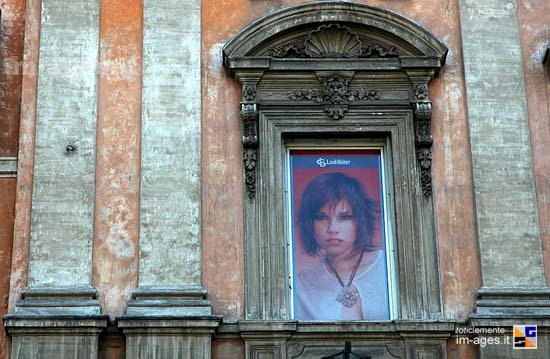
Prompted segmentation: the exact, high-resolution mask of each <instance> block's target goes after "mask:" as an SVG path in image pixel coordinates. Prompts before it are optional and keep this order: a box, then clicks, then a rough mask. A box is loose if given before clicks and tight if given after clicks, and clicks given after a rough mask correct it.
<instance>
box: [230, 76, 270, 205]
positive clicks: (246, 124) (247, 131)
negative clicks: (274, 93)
mask: <svg viewBox="0 0 550 359" xmlns="http://www.w3.org/2000/svg"><path fill="white" fill-rule="evenodd" d="M262 76H263V71H251V72H242V73H240V72H239V73H237V75H236V77H237V79H238V80H239V81H240V83H241V103H240V111H239V112H240V116H241V120H242V122H243V138H242V143H243V162H244V175H245V186H246V192H247V193H248V198H249V199H250V200H253V199H254V197H255V196H256V163H257V160H258V144H259V142H258V104H257V102H258V88H257V85H258V82H259V81H260V79H261V78H262Z"/></svg>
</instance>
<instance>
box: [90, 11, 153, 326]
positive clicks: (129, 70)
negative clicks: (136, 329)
mask: <svg viewBox="0 0 550 359" xmlns="http://www.w3.org/2000/svg"><path fill="white" fill-rule="evenodd" d="M100 8H101V13H100V48H99V57H100V59H99V61H100V65H99V69H100V71H99V95H98V96H99V99H98V122H97V159H96V161H97V163H96V187H95V190H96V193H95V216H94V222H95V225H94V246H93V285H94V287H95V288H96V289H97V290H98V293H99V297H100V301H101V303H102V307H103V310H104V313H105V314H109V315H110V316H112V317H114V316H116V315H123V314H124V312H125V309H126V303H127V302H128V299H129V298H130V296H131V292H132V290H133V289H135V288H136V287H137V281H138V260H139V188H140V187H139V185H140V173H139V170H140V159H141V155H140V145H141V137H140V135H141V54H142V49H141V47H142V46H141V34H142V18H143V5H142V1H140V0H132V1H128V0H103V1H101V4H100Z"/></svg>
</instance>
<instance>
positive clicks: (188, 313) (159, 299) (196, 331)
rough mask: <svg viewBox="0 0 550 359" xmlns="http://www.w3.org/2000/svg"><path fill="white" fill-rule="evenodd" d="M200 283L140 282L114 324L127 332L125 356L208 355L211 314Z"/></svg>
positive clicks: (215, 322)
mask: <svg viewBox="0 0 550 359" xmlns="http://www.w3.org/2000/svg"><path fill="white" fill-rule="evenodd" d="M206 298H207V291H206V290H205V289H203V288H202V287H200V286H175V285H172V286H168V285H165V286H140V287H139V288H137V289H136V290H135V291H134V292H133V294H132V300H131V301H130V302H129V303H128V309H127V311H126V315H125V316H122V317H119V318H118V319H117V326H118V327H119V328H120V329H121V330H122V332H123V334H124V335H125V336H126V358H128V359H146V358H181V359H187V358H193V359H210V357H211V355H210V352H211V350H210V348H211V341H212V336H213V335H214V333H215V332H216V329H217V328H218V326H219V324H220V322H221V320H222V318H221V317H218V316H213V315H211V314H212V306H211V304H210V301H208V300H207V299H206Z"/></svg>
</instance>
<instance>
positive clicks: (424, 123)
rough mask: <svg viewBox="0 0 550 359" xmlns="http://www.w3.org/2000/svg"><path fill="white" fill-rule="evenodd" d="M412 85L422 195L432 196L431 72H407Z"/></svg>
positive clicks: (432, 72) (412, 70)
mask: <svg viewBox="0 0 550 359" xmlns="http://www.w3.org/2000/svg"><path fill="white" fill-rule="evenodd" d="M407 75H408V76H409V79H410V80H411V83H412V96H411V103H412V105H413V109H414V127H415V144H416V159H417V161H418V164H419V165H420V183H421V184H422V195H423V196H424V197H430V196H431V195H432V144H433V139H432V103H431V101H430V98H429V94H428V83H429V82H430V80H431V79H432V78H433V76H434V71H433V70H429V71H426V70H414V69H411V70H407Z"/></svg>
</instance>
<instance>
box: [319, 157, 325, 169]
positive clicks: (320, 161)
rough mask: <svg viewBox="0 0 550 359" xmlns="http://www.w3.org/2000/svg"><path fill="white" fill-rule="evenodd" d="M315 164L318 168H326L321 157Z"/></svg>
mask: <svg viewBox="0 0 550 359" xmlns="http://www.w3.org/2000/svg"><path fill="white" fill-rule="evenodd" d="M317 164H318V165H319V167H321V168H323V167H326V165H327V161H326V160H325V159H324V158H323V157H319V159H318V160H317Z"/></svg>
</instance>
